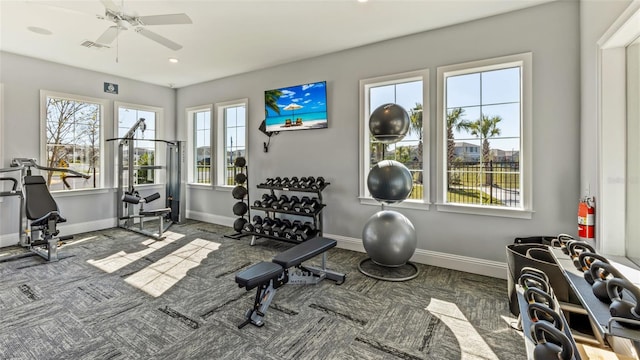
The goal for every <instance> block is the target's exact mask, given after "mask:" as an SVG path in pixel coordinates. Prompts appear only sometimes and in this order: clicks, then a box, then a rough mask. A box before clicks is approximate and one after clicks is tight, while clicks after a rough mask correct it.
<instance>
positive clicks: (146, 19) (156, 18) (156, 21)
mask: <svg viewBox="0 0 640 360" xmlns="http://www.w3.org/2000/svg"><path fill="white" fill-rule="evenodd" d="M137 19H138V20H139V21H140V23H141V24H142V25H174V24H193V22H192V21H191V18H190V17H189V16H188V15H187V14H166V15H150V16H139V17H138V18H137Z"/></svg>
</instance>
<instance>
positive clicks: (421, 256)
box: [324, 234, 507, 279]
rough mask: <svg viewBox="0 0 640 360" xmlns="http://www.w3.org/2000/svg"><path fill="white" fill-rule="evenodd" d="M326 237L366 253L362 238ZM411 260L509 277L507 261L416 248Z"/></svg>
mask: <svg viewBox="0 0 640 360" xmlns="http://www.w3.org/2000/svg"><path fill="white" fill-rule="evenodd" d="M324 235H325V236H326V237H329V238H332V239H336V240H337V241H338V247H339V248H341V249H347V250H352V251H358V252H362V253H364V252H365V250H364V246H363V245H362V240H360V239H356V238H351V237H346V236H341V235H333V234H324ZM411 261H413V262H416V263H420V264H425V265H432V266H438V267H442V268H447V269H452V270H459V271H464V272H468V273H472V274H478V275H484V276H491V277H495V278H499V279H506V278H507V263H503V262H498V261H492V260H484V259H478V258H473V257H468V256H461V255H454V254H447V253H442V252H437V251H431V250H423V249H416V251H415V253H414V254H413V256H412V257H411Z"/></svg>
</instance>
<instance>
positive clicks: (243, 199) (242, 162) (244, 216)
mask: <svg viewBox="0 0 640 360" xmlns="http://www.w3.org/2000/svg"><path fill="white" fill-rule="evenodd" d="M233 181H234V183H235V187H234V188H233V190H232V191H231V196H233V198H234V199H236V200H237V202H236V203H235V204H233V214H234V215H236V216H238V218H237V219H236V220H235V221H234V222H233V230H234V231H235V232H234V233H233V234H230V235H225V237H228V238H231V239H236V240H237V239H240V238H241V237H243V236H247V235H249V234H248V233H247V232H248V231H249V229H248V227H249V226H251V223H250V221H249V219H251V206H250V202H249V176H248V168H247V160H246V159H245V158H244V157H237V158H236V159H235V161H234V162H233Z"/></svg>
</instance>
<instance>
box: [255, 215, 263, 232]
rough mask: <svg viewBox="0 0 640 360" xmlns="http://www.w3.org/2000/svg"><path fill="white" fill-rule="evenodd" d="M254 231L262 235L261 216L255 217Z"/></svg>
mask: <svg viewBox="0 0 640 360" xmlns="http://www.w3.org/2000/svg"><path fill="white" fill-rule="evenodd" d="M253 231H255V232H256V233H258V234H262V217H261V216H260V215H255V216H254V217H253Z"/></svg>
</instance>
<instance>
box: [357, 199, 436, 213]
mask: <svg viewBox="0 0 640 360" xmlns="http://www.w3.org/2000/svg"><path fill="white" fill-rule="evenodd" d="M359 199H360V204H362V205H373V206H382V203H381V202H379V201H377V200H375V199H372V198H368V197H360V198H359ZM384 207H385V208H399V209H414V210H429V204H428V203H425V202H421V201H408V200H405V201H402V202H400V203H396V204H384Z"/></svg>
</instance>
